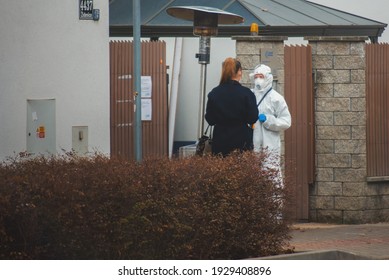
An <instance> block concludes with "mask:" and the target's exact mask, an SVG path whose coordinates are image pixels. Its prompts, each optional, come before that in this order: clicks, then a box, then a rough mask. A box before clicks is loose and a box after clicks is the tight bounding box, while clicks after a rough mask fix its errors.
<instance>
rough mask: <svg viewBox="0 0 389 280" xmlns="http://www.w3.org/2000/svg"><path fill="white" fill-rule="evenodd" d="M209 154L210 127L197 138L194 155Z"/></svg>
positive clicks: (210, 147) (210, 150)
mask: <svg viewBox="0 0 389 280" xmlns="http://www.w3.org/2000/svg"><path fill="white" fill-rule="evenodd" d="M208 130H209V134H208ZM210 153H212V126H210V125H208V126H207V129H206V130H205V132H204V134H203V135H202V136H201V137H200V138H199V141H197V144H196V155H197V156H203V155H205V154H210Z"/></svg>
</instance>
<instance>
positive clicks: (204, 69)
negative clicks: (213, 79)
mask: <svg viewBox="0 0 389 280" xmlns="http://www.w3.org/2000/svg"><path fill="white" fill-rule="evenodd" d="M206 85H207V64H201V73H200V102H199V104H200V108H199V126H198V138H200V137H201V136H202V135H203V132H204V114H205V95H206V92H205V90H206Z"/></svg>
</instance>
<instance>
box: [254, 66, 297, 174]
mask: <svg viewBox="0 0 389 280" xmlns="http://www.w3.org/2000/svg"><path fill="white" fill-rule="evenodd" d="M256 74H263V75H264V79H259V78H256V79H255V78H254V83H255V86H254V89H252V91H253V92H254V94H255V97H256V99H257V104H258V102H259V101H260V100H261V98H262V97H263V96H264V95H265V94H266V92H268V93H267V95H266V96H265V98H264V99H263V100H262V102H261V104H259V106H258V111H259V114H265V116H266V120H265V121H264V122H260V121H259V120H257V122H256V123H255V126H254V132H253V142H254V151H256V152H259V151H261V150H262V149H263V148H267V149H268V152H269V153H270V155H272V156H274V157H275V158H276V159H278V160H277V163H276V164H277V165H278V166H274V165H273V166H269V167H271V168H276V169H280V159H281V135H280V133H281V132H282V131H284V130H286V129H288V128H289V127H290V126H291V123H292V120H291V115H290V112H289V109H288V105H287V104H286V101H285V99H284V97H283V96H282V95H281V94H279V93H278V92H277V91H275V90H274V89H272V85H273V75H272V73H271V69H270V67H268V66H266V65H263V64H261V65H258V66H256V67H255V69H254V73H251V74H250V76H251V77H254V75H256ZM259 84H260V85H261V86H259ZM271 162H272V164H275V162H274V159H273V160H272V161H271Z"/></svg>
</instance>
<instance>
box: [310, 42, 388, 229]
mask: <svg viewBox="0 0 389 280" xmlns="http://www.w3.org/2000/svg"><path fill="white" fill-rule="evenodd" d="M306 39H307V40H308V41H309V44H310V45H311V46H312V56H313V58H312V59H313V62H312V65H313V71H314V73H315V74H316V81H315V85H316V92H315V98H316V110H315V123H316V166H317V169H316V183H315V185H314V187H313V188H312V189H311V190H310V220H311V221H317V222H336V223H367V222H378V221H385V219H387V218H385V217H387V214H388V207H389V203H388V201H389V200H388V195H387V192H386V194H382V192H381V191H382V190H384V189H383V188H380V187H379V186H377V185H374V184H368V183H367V180H366V175H367V173H366V170H367V166H366V95H365V40H367V38H364V37H363V38H361V37H327V38H326V37H316V38H313V37H310V38H306ZM380 190H381V191H380ZM385 201H386V202H385ZM385 209H386V210H385Z"/></svg>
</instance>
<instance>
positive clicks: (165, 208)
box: [0, 153, 291, 259]
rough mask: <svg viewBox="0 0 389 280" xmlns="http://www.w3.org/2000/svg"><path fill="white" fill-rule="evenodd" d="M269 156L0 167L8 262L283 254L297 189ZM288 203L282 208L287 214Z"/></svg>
mask: <svg viewBox="0 0 389 280" xmlns="http://www.w3.org/2000/svg"><path fill="white" fill-rule="evenodd" d="M263 157H264V155H255V154H253V153H243V154H238V153H237V154H233V155H231V156H229V157H226V158H219V157H209V156H205V157H190V158H185V159H167V158H160V159H145V160H143V161H142V162H141V163H136V162H130V161H123V160H117V159H109V158H107V157H105V156H101V155H95V156H93V157H90V158H79V157H75V156H63V157H52V158H44V157H39V158H23V159H19V158H16V159H14V160H12V161H7V162H4V163H3V164H2V165H1V166H0V258H2V259H17V258H21V259H241V258H249V257H259V256H268V255H275V254H279V253H282V252H284V250H285V248H286V247H287V245H288V240H289V224H288V213H287V210H288V209H287V207H283V212H284V213H283V217H284V219H283V220H279V219H277V215H278V214H279V209H280V205H279V204H280V201H279V200H276V199H274V197H275V196H277V197H289V196H290V195H291V192H290V189H291V188H290V187H289V186H288V185H287V184H286V185H285V187H284V188H279V187H278V186H277V184H276V183H275V182H276V181H275V176H276V174H275V172H274V170H268V169H265V168H262V167H261V163H262V162H263ZM285 205H287V204H284V206H285Z"/></svg>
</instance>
